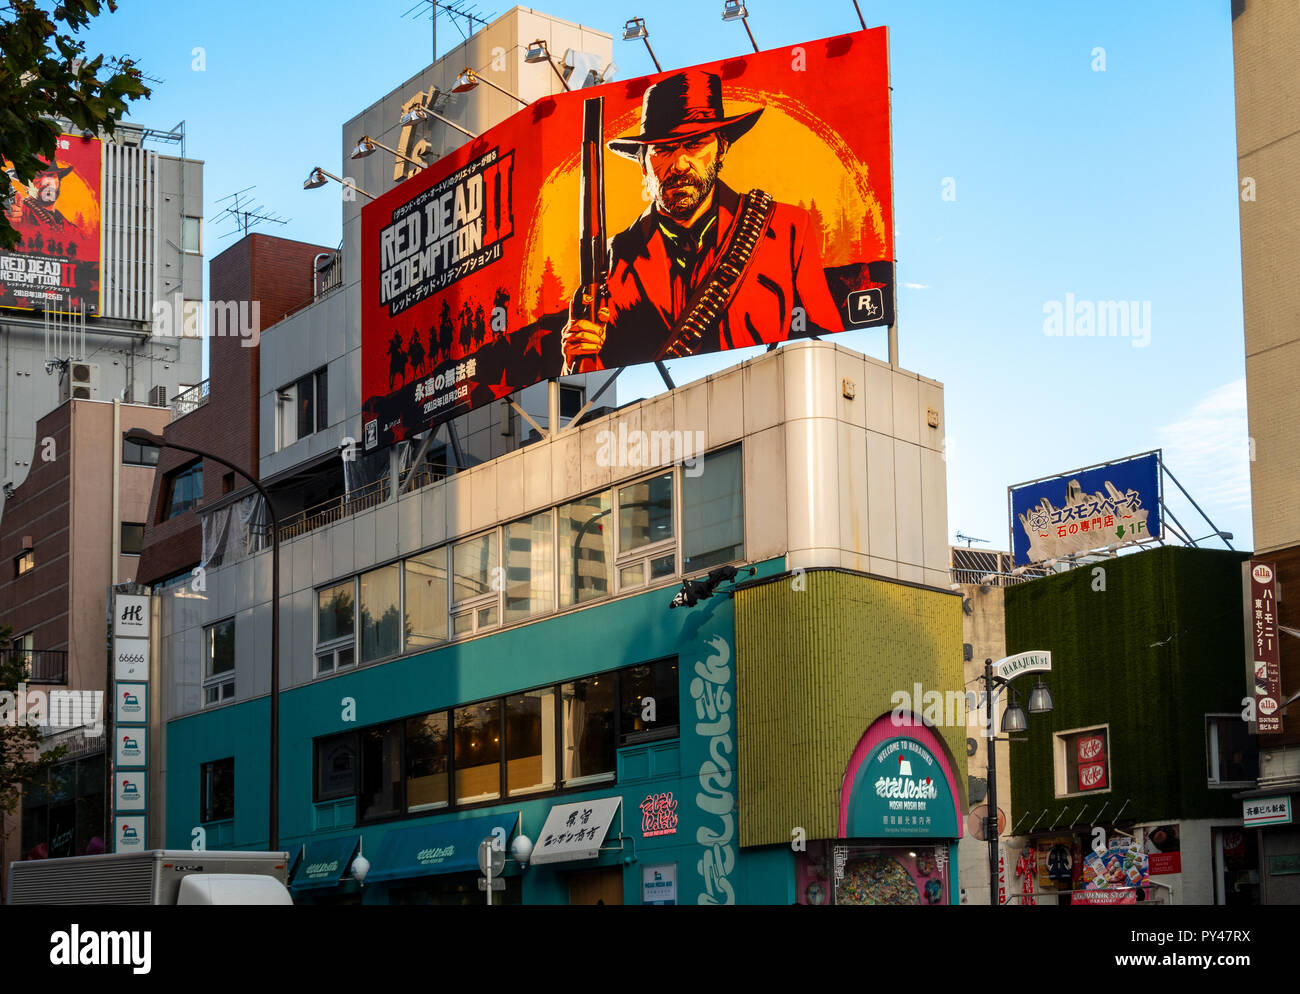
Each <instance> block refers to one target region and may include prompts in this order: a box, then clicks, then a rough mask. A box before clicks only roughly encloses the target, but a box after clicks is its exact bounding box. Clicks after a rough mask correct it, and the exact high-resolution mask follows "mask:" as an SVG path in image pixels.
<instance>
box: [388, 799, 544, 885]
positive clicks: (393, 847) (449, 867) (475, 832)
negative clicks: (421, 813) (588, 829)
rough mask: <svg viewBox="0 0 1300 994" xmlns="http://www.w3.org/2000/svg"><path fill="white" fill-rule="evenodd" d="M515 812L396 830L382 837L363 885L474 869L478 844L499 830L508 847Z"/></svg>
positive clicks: (517, 813) (476, 867) (513, 828)
mask: <svg viewBox="0 0 1300 994" xmlns="http://www.w3.org/2000/svg"><path fill="white" fill-rule="evenodd" d="M518 823H519V812H517V811H508V812H504V813H502V814H495V815H488V816H486V817H483V818H465V819H462V820H460V821H439V822H431V823H428V824H425V825H415V826H413V827H411V828H399V829H398V830H397V831H395V832H389V833H388V834H387V835H386V836H384V841H383V845H382V846H381V847H380V850H379V855H378V856H377V857H376V858H375V865H374V867H373V868H372V869H371V870H370V873H369V875H368V876H367V877H366V883H367V884H369V883H382V882H384V881H386V880H403V879H407V878H409V877H428V876H432V875H434V874H437V873H463V872H465V871H466V870H477V869H478V847H479V843H480V842H482V841H483V840H484V839H485V838H487V837H488V836H490V835H494V834H496V833H497V829H500V830H501V831H502V832H503V833H504V841H505V842H506V843H507V844H508V843H509V841H510V835H511V833H512V832H514V830H515V826H516V825H517V824H518Z"/></svg>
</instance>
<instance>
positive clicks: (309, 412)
mask: <svg viewBox="0 0 1300 994" xmlns="http://www.w3.org/2000/svg"><path fill="white" fill-rule="evenodd" d="M328 387H329V372H328V369H327V368H326V367H322V368H320V369H318V370H316V371H315V372H314V373H308V374H307V375H306V376H304V377H302V378H300V379H298V380H295V381H294V382H293V383H290V384H289V385H288V386H284V387H281V388H280V389H279V390H277V391H276V392H275V399H276V404H275V425H276V446H275V447H276V449H283V448H286V447H287V446H290V445H292V444H293V443H294V442H296V441H298V439H300V438H306V437H307V436H308V435H313V434H315V433H316V432H318V431H324V430H325V428H327V427H328V425H329V392H328Z"/></svg>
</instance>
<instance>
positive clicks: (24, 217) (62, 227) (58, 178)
mask: <svg viewBox="0 0 1300 994" xmlns="http://www.w3.org/2000/svg"><path fill="white" fill-rule="evenodd" d="M73 168H74V167H73V166H71V165H69V164H68V163H66V162H62V161H56V162H55V164H54V165H52V166H46V168H45V169H43V170H41V171H40V172H39V173H37V174H36V175H35V176H34V177H32V182H31V186H30V187H29V188H28V189H29V191H30V192H29V193H28V195H27V196H26V197H23V198H21V199H20V198H19V197H17V196H14V197H13V199H12V200H10V201H9V204H8V206H7V208H6V211H7V213H8V215H9V222H10V223H11V224H12V225H13V226H14V227H16V228H17V227H26V228H29V229H30V228H37V227H42V228H45V229H46V230H47V231H49V232H52V233H53V232H58V233H59V234H60V235H62V236H64V237H67V236H77V235H83V236H84V233H83V232H82V231H81V229H80V228H78V227H77V225H76V224H75V223H74V222H73V221H72V220H71V219H70V218H67V217H64V215H63V212H62V211H61V210H59V208H58V206H57V203H58V199H59V192H60V187H61V186H62V184H63V179H64V177H66V176H67V175H68V174H69V173H70V172H72V170H73ZM9 178H10V181H11V182H14V181H15V174H14V172H13V170H12V169H11V170H9ZM38 234H39V232H38ZM60 248H61V246H60ZM51 251H53V249H51ZM55 254H57V253H55Z"/></svg>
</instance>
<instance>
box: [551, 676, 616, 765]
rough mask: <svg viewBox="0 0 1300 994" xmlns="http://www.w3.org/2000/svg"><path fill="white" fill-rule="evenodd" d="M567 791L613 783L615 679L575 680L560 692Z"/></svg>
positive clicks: (599, 677)
mask: <svg viewBox="0 0 1300 994" xmlns="http://www.w3.org/2000/svg"><path fill="white" fill-rule="evenodd" d="M560 701H561V707H562V712H563V720H564V733H563V739H562V741H563V744H564V764H563V776H564V785H565V786H566V787H576V786H579V785H581V784H587V783H599V782H601V781H604V780H613V779H614V773H615V765H614V749H615V744H614V724H615V716H616V702H615V699H614V675H613V674H612V673H606V674H605V675H604V676H593V677H587V678H586V679H584V680H574V681H572V682H571V683H566V684H564V685H563V686H562V687H561V688H560Z"/></svg>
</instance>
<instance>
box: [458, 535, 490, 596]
mask: <svg viewBox="0 0 1300 994" xmlns="http://www.w3.org/2000/svg"><path fill="white" fill-rule="evenodd" d="M496 567H497V535H496V532H489V533H488V534H486V535H480V536H479V537H478V538H471V539H470V540H469V541H467V542H460V543H459V544H457V545H456V546H454V547H453V549H452V564H451V571H452V599H453V600H454V601H455V602H456V603H457V604H459V603H461V602H462V601H467V600H470V599H471V598H474V597H481V596H482V595H484V594H489V593H491V592H492V580H493V579H494V571H495V570H496Z"/></svg>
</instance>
